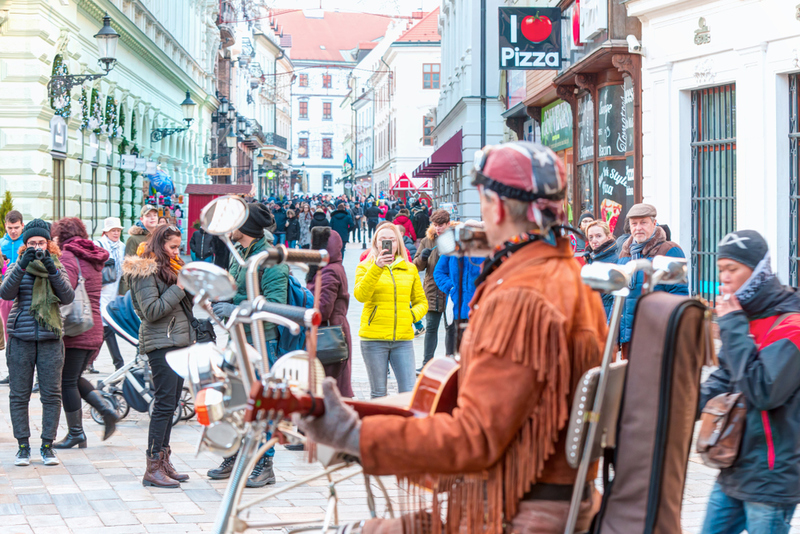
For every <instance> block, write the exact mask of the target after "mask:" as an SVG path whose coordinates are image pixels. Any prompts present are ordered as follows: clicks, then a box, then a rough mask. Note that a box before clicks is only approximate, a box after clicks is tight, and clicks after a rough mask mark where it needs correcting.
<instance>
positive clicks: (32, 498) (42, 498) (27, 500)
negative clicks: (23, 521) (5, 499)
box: [18, 493, 53, 505]
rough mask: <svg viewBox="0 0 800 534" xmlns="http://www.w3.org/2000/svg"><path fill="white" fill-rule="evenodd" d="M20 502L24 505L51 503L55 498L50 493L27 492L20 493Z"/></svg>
mask: <svg viewBox="0 0 800 534" xmlns="http://www.w3.org/2000/svg"><path fill="white" fill-rule="evenodd" d="M18 498H19V503H20V504H22V505H26V504H50V503H52V502H53V498H52V497H51V496H50V494H49V493H27V494H24V495H19V497H18Z"/></svg>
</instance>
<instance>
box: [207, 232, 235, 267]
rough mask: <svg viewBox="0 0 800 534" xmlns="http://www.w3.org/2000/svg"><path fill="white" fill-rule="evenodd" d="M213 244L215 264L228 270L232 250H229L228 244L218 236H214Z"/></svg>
mask: <svg viewBox="0 0 800 534" xmlns="http://www.w3.org/2000/svg"><path fill="white" fill-rule="evenodd" d="M211 246H212V247H214V265H216V266H217V267H222V268H223V269H226V270H227V269H228V265H229V264H230V261H231V259H230V258H231V251H230V250H228V246H227V245H226V244H225V242H224V241H223V240H222V239H220V238H219V237H218V236H214V238H213V239H212V240H211Z"/></svg>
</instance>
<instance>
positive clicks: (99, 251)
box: [51, 217, 118, 449]
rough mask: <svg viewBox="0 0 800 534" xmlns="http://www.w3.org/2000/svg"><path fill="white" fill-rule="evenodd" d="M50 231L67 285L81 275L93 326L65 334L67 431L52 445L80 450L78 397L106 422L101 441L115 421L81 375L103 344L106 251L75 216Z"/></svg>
mask: <svg viewBox="0 0 800 534" xmlns="http://www.w3.org/2000/svg"><path fill="white" fill-rule="evenodd" d="M51 233H52V235H53V237H54V238H57V239H58V244H59V245H60V246H61V250H62V252H63V254H62V256H61V263H62V265H63V266H64V269H65V270H66V271H67V275H68V276H69V282H70V285H71V286H72V288H73V289H76V288H77V287H78V283H79V278H83V280H84V287H85V289H86V294H87V295H88V296H89V303H90V304H91V306H92V321H93V326H92V328H90V329H89V330H87V331H86V332H84V333H82V334H79V335H77V336H72V337H70V336H64V349H65V352H64V370H63V371H62V374H61V398H62V402H63V406H64V414H65V415H66V418H67V425H68V427H69V433H68V434H67V436H66V437H65V438H64V439H63V440H61V441H59V442H57V443H54V444H53V448H55V449H69V448H72V447H75V446H76V445H77V446H78V447H80V448H81V449H83V448H85V447H86V434H85V433H84V432H83V410H82V409H81V398H83V399H84V400H85V401H86V402H88V403H89V404H90V405H91V406H92V407H93V408H94V409H96V410H97V411H98V412H99V413H100V414H101V415H102V416H103V421H104V422H105V434H104V436H103V440H106V439H108V438H109V436H111V434H113V433H114V428H115V425H116V423H117V420H118V418H117V414H116V412H115V410H114V408H113V407H112V406H111V404H110V403H109V402H108V401H106V400H105V399H104V398H103V397H102V395H100V393H98V392H97V390H95V389H94V386H93V385H92V383H91V382H89V381H88V380H86V379H85V378H83V377H82V376H81V375H82V374H83V371H84V369H86V366H87V364H88V363H89V360H90V359H91V357H92V356H93V355H94V354H95V353H96V352H97V351H99V350H100V347H101V346H102V345H103V320H102V317H101V316H100V292H101V290H102V288H103V265H104V264H105V262H106V260H108V251H106V250H105V249H103V248H101V247H98V246H97V245H95V244H94V243H93V242H92V241H91V240H89V236H88V234H87V233H86V227H85V226H84V225H83V222H82V221H81V220H80V219H78V218H77V217H67V218H64V219H61V220H59V221H56V222H55V224H53V228H52V232H51Z"/></svg>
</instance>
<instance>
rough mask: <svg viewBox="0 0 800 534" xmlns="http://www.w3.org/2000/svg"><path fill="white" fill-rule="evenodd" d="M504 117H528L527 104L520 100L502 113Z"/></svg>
mask: <svg viewBox="0 0 800 534" xmlns="http://www.w3.org/2000/svg"><path fill="white" fill-rule="evenodd" d="M502 117H503V118H504V119H511V118H518V117H526V118H527V117H528V106H526V105H525V104H523V103H522V102H520V103H519V104H517V105H515V106H514V107H513V108H511V109H509V110H508V111H506V112H504V113H503V114H502Z"/></svg>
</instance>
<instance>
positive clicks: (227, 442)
mask: <svg viewBox="0 0 800 534" xmlns="http://www.w3.org/2000/svg"><path fill="white" fill-rule="evenodd" d="M201 443H202V444H203V445H205V446H206V448H208V449H209V450H211V451H214V452H216V453H218V454H221V455H222V456H223V457H225V458H227V457H229V456H233V455H234V454H236V453H237V452H238V451H239V445H241V443H242V434H241V432H240V431H239V430H238V429H237V428H236V427H235V426H234V425H233V424H231V423H230V422H228V421H219V422H216V423H212V424H211V425H209V426H207V427H205V428H204V431H203V437H202V438H201Z"/></svg>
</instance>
